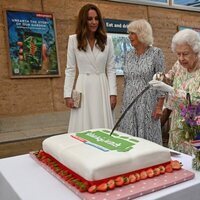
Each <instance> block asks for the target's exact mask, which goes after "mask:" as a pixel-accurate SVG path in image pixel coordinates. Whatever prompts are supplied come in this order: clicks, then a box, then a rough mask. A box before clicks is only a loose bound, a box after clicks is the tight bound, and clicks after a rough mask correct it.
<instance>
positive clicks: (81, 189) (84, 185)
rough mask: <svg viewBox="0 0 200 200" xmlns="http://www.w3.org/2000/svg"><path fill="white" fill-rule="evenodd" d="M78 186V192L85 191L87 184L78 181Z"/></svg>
mask: <svg viewBox="0 0 200 200" xmlns="http://www.w3.org/2000/svg"><path fill="white" fill-rule="evenodd" d="M78 186H79V187H78V189H79V191H80V192H86V191H87V190H88V184H84V183H82V182H80V183H79V184H78Z"/></svg>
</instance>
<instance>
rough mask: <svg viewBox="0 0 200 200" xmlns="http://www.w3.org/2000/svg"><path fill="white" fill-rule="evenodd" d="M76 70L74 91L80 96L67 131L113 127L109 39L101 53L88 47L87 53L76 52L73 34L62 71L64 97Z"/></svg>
mask: <svg viewBox="0 0 200 200" xmlns="http://www.w3.org/2000/svg"><path fill="white" fill-rule="evenodd" d="M76 69H78V77H77V81H76V85H75V89H76V90H77V91H80V92H81V93H82V99H81V107H80V108H76V109H71V113H70V120H69V127H68V132H77V131H82V130H88V129H93V128H110V129H112V128H113V123H114V122H113V116H112V110H111V106H110V95H117V87H116V72H115V65H114V49H113V44H112V39H111V38H109V37H108V38H107V45H106V47H105V49H104V51H103V52H102V51H101V50H100V49H99V48H98V47H96V46H94V48H93V50H91V48H90V46H89V44H88V46H87V49H86V52H85V51H83V50H81V51H80V50H78V49H77V39H76V35H70V36H69V42H68V51H67V66H66V70H65V84H64V98H66V97H71V92H72V90H73V85H74V81H75V76H76Z"/></svg>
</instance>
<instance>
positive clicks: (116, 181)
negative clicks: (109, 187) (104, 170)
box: [115, 176, 124, 186]
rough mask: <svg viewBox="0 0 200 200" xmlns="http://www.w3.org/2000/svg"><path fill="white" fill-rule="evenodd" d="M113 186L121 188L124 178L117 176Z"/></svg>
mask: <svg viewBox="0 0 200 200" xmlns="http://www.w3.org/2000/svg"><path fill="white" fill-rule="evenodd" d="M115 185H116V186H122V185H124V178H123V177H122V176H118V177H117V178H116V179H115Z"/></svg>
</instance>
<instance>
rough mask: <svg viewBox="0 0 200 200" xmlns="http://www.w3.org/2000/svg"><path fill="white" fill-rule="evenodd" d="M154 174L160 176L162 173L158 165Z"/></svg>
mask: <svg viewBox="0 0 200 200" xmlns="http://www.w3.org/2000/svg"><path fill="white" fill-rule="evenodd" d="M153 172H154V175H155V176H159V175H160V168H158V167H156V168H154V169H153Z"/></svg>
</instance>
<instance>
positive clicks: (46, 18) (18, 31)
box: [5, 10, 60, 78]
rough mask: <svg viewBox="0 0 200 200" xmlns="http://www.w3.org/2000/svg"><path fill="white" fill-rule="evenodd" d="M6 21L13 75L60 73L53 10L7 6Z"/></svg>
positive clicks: (29, 76) (10, 64)
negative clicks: (11, 7) (44, 11)
mask: <svg viewBox="0 0 200 200" xmlns="http://www.w3.org/2000/svg"><path fill="white" fill-rule="evenodd" d="M5 21H6V22H5V24H6V32H7V43H8V54H9V68H10V76H11V78H37V77H58V76H60V68H59V61H58V51H57V42H56V31H55V20H54V16H53V14H52V13H42V12H30V11H14V10H6V11H5Z"/></svg>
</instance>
